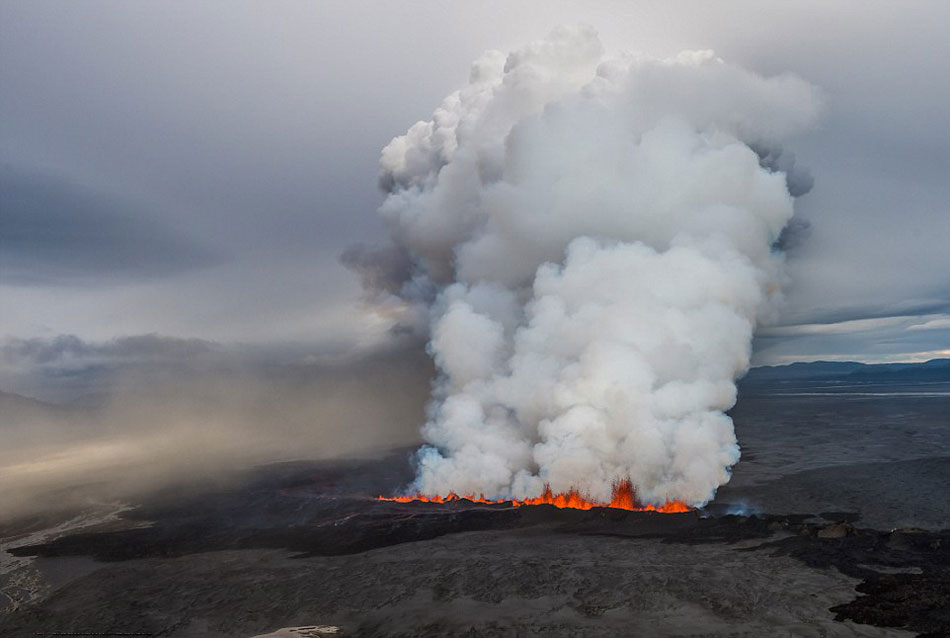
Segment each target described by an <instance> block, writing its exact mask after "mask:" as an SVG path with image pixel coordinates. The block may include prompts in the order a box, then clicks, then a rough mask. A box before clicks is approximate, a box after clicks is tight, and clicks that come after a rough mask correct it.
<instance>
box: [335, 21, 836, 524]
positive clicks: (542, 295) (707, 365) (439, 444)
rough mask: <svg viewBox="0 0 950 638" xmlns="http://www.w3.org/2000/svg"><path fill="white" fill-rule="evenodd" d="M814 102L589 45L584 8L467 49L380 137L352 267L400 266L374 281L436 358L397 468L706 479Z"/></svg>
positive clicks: (422, 485)
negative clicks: (413, 442) (449, 81)
mask: <svg viewBox="0 0 950 638" xmlns="http://www.w3.org/2000/svg"><path fill="white" fill-rule="evenodd" d="M818 110H819V97H818V95H817V92H816V90H815V89H814V88H813V87H812V86H811V85H809V84H807V83H806V82H804V81H803V80H801V79H799V78H797V77H794V76H791V75H781V76H776V77H762V76H759V75H756V74H755V73H752V72H749V71H747V70H744V69H742V68H739V67H737V66H733V65H730V64H727V63H725V62H723V61H722V60H720V59H719V58H717V57H715V56H714V54H713V53H712V52H708V51H687V52H683V53H681V54H679V55H678V56H676V57H674V58H672V59H655V58H651V57H646V56H643V55H639V54H623V55H619V56H616V57H605V56H604V53H603V49H602V46H601V44H600V42H599V40H598V38H597V36H596V34H595V33H594V32H593V31H591V30H590V29H586V28H571V29H567V28H562V29H559V30H557V31H555V32H554V33H552V34H551V35H550V36H549V37H548V39H546V40H544V41H540V42H536V43H533V44H530V45H528V46H526V47H524V48H522V49H520V50H517V51H515V52H513V53H511V54H509V55H508V56H504V55H502V54H501V53H498V52H488V53H486V54H485V55H484V56H483V57H482V58H480V59H479V60H478V61H476V62H475V64H474V65H473V67H472V72H471V80H470V82H469V84H468V85H467V86H466V87H464V88H463V89H461V90H459V91H456V92H455V93H453V94H451V95H450V96H448V97H447V98H446V99H445V101H444V102H443V103H442V105H441V106H440V107H439V108H438V109H436V111H435V113H434V114H433V116H432V119H431V120H430V121H428V122H419V123H417V124H415V125H413V126H412V127H411V128H410V129H409V131H408V132H407V133H406V134H405V135H403V136H400V137H397V138H395V139H393V140H392V142H390V144H389V145H388V146H386V148H385V149H384V150H383V152H382V158H381V164H382V169H383V171H382V178H381V183H382V184H383V186H384V188H385V189H386V190H387V191H388V196H387V198H386V200H385V202H384V203H383V205H382V207H381V208H380V214H381V215H382V216H383V218H384V219H385V220H386V222H387V223H388V225H389V228H390V231H391V235H392V239H393V246H389V247H387V248H384V249H382V250H381V251H380V252H379V253H378V254H377V255H376V256H375V258H374V259H375V261H374V260H373V259H370V260H369V261H368V262H367V263H369V266H368V267H380V255H387V254H388V255H391V256H393V257H392V260H391V261H392V262H393V263H394V264H396V265H397V266H398V268H399V269H401V271H403V272H405V275H404V276H403V278H402V283H401V285H399V286H393V285H391V283H387V285H386V286H384V287H382V288H381V289H380V290H379V291H378V296H377V298H384V297H385V298H387V299H388V300H389V301H390V302H393V303H399V304H402V305H403V307H404V308H408V309H410V310H413V311H414V312H415V316H416V317H417V318H419V319H420V321H421V323H422V324H423V326H424V329H425V331H426V334H428V336H429V351H430V353H431V355H432V356H433V358H434V360H435V363H436V366H437V369H438V377H437V380H436V382H435V384H434V388H433V395H432V399H431V402H430V405H429V409H428V421H427V423H426V424H425V426H424V427H423V436H424V438H425V440H426V441H427V443H428V445H426V446H424V447H423V448H422V449H421V450H420V451H419V453H418V458H417V461H418V474H417V477H416V480H415V483H414V484H413V485H412V486H411V488H410V489H412V490H413V491H416V490H418V491H419V492H421V493H424V494H446V493H448V492H450V491H454V492H456V493H459V494H480V493H481V494H484V495H485V496H486V497H490V498H524V497H532V496H537V495H538V494H539V493H541V492H542V491H543V489H544V487H545V485H549V486H550V488H551V489H552V490H554V491H555V492H563V491H567V490H570V489H572V488H573V489H577V490H579V491H580V492H581V493H582V494H585V495H586V496H588V497H589V498H591V499H593V500H598V501H608V500H609V499H610V496H611V489H612V486H613V484H614V483H615V482H616V481H617V480H620V479H625V478H629V480H630V481H631V482H632V484H633V486H634V488H635V490H636V493H637V497H638V499H639V500H640V501H641V502H643V503H653V504H659V503H663V502H665V501H668V500H681V501H684V502H686V503H688V504H692V505H699V504H703V503H705V502H707V501H708V500H709V499H711V498H712V496H713V495H714V494H715V491H716V489H717V488H718V487H719V486H720V485H722V484H724V483H725V482H726V481H728V480H729V475H730V467H731V466H732V465H733V464H735V463H736V462H737V461H738V459H739V447H738V444H737V442H736V438H735V433H734V431H733V425H732V421H731V420H730V418H729V417H728V416H726V415H725V414H724V411H725V410H728V409H729V408H730V407H731V406H732V405H733V404H734V403H735V400H736V386H735V379H736V378H737V376H739V375H740V374H742V373H743V371H744V370H746V369H747V367H748V365H749V357H750V354H751V339H752V334H753V331H754V329H755V327H756V325H757V324H758V323H760V322H763V321H769V320H770V319H771V318H773V317H774V315H775V311H776V306H777V302H778V301H779V300H780V296H781V293H780V283H781V280H782V262H783V256H782V254H781V253H780V252H779V251H778V250H777V248H776V247H775V242H776V240H777V239H778V238H779V235H780V234H781V232H782V229H783V228H784V227H785V226H786V224H787V223H788V222H789V220H790V219H791V217H792V214H793V196H792V193H791V192H790V190H791V191H792V192H794V194H796V195H797V194H801V192H803V191H804V190H807V189H808V188H809V187H810V176H808V175H807V173H804V172H802V171H800V170H799V169H796V168H795V167H794V160H793V159H792V158H791V156H790V155H789V154H787V153H783V152H782V149H781V143H782V141H783V139H785V138H787V137H788V136H790V135H792V134H794V133H796V132H798V131H800V130H802V129H804V128H806V127H807V126H809V125H810V123H811V122H812V121H813V120H814V119H815V117H816V115H817V112H818ZM776 158H781V161H776ZM802 184H807V185H806V186H802ZM354 259H358V258H356V257H354ZM405 263H409V264H410V267H408V268H406V267H405ZM364 279H367V277H364ZM368 279H378V280H381V281H386V282H390V279H387V278H385V277H369V278H368ZM394 291H395V292H394Z"/></svg>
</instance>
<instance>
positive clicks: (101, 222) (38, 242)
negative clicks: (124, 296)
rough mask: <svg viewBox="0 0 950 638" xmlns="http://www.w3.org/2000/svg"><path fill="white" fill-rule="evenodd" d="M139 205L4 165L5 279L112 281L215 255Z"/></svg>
mask: <svg viewBox="0 0 950 638" xmlns="http://www.w3.org/2000/svg"><path fill="white" fill-rule="evenodd" d="M216 261H217V258H216V257H215V256H214V255H212V253H211V252H210V251H208V250H206V249H204V248H202V247H201V246H199V245H198V244H196V243H195V242H193V241H192V240H190V239H189V238H187V237H186V236H184V235H183V234H181V233H178V232H175V231H174V230H173V229H171V228H169V227H167V226H165V225H163V224H162V223H161V222H158V221H155V220H154V219H152V218H149V217H143V216H142V214H141V213H140V212H138V211H136V210H135V205H134V204H132V203H130V202H126V201H122V200H120V199H118V198H115V197H110V196H108V195H104V194H101V193H97V192H95V191H93V190H91V189H87V188H83V187H82V186H79V185H77V184H74V183H72V182H70V181H68V180H65V179H60V178H58V177H54V176H50V175H45V174H42V173H40V172H37V171H28V170H24V169H22V168H19V167H13V166H10V165H5V166H3V167H0V269H2V273H3V274H2V280H3V283H7V284H18V285H49V284H70V283H77V282H82V283H87V284H88V283H96V284H102V283H110V282H116V281H128V280H143V279H153V278H158V277H165V276H169V275H174V274H178V273H182V272H186V271H189V270H194V269H197V268H202V267H204V266H208V265H210V264H212V263H215V262H216Z"/></svg>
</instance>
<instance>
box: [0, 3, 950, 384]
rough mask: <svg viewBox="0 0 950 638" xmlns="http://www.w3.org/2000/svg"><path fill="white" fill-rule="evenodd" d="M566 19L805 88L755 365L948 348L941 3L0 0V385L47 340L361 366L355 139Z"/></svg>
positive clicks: (947, 154) (372, 148) (948, 101)
mask: <svg viewBox="0 0 950 638" xmlns="http://www.w3.org/2000/svg"><path fill="white" fill-rule="evenodd" d="M789 5H791V3H789ZM578 22H580V23H586V24H590V25H592V26H593V27H595V28H596V29H597V30H598V31H599V32H600V35H601V38H602V40H603V43H604V45H605V48H606V50H607V51H609V52H617V51H620V50H637V51H642V52H645V53H648V54H652V55H657V56H668V55H672V54H675V53H677V52H678V51H680V50H682V49H713V50H715V51H716V53H717V54H718V55H720V56H721V57H723V58H725V59H727V60H729V61H732V62H736V63H738V64H740V65H743V66H745V67H748V68H750V69H753V70H755V71H758V72H761V73H764V74H774V73H780V72H784V71H791V72H794V73H796V74H798V75H800V76H801V77H803V78H805V79H806V80H808V81H810V82H811V83H813V84H815V85H817V86H818V87H820V88H821V90H822V91H823V94H824V97H825V100H826V104H827V106H826V112H825V115H824V117H823V119H822V121H821V123H820V125H819V126H818V127H817V128H816V129H814V130H813V131H811V132H809V133H808V134H806V135H802V136H801V137H799V138H797V139H795V140H793V143H792V144H791V145H790V148H789V150H791V151H793V152H794V153H795V154H796V155H797V157H798V162H799V163H800V164H801V165H803V166H805V167H807V168H808V169H809V170H810V172H811V173H812V174H813V176H814V178H815V186H814V189H813V190H812V192H810V193H809V194H807V195H806V196H804V197H802V198H800V199H799V201H798V202H797V206H798V216H799V217H800V218H801V219H802V220H804V221H806V222H807V223H808V224H809V227H808V231H807V232H806V233H803V237H802V238H801V239H802V241H801V242H800V243H799V244H798V245H797V246H796V247H795V248H794V249H793V250H792V252H791V253H790V255H789V269H788V271H789V275H790V282H789V285H788V288H787V290H788V302H787V306H786V308H785V312H784V315H783V319H782V322H781V325H779V326H775V327H771V328H767V329H764V330H762V331H761V334H760V336H759V337H758V339H757V341H756V348H757V355H756V362H758V363H783V362H788V361H794V360H811V359H819V358H822V359H829V358H837V359H855V360H863V361H885V360H924V359H927V358H932V357H939V356H950V248H948V243H950V210H948V201H950V117H948V116H947V114H948V113H950V83H948V82H947V81H946V79H947V68H946V64H947V62H946V61H947V60H950V38H948V37H947V34H948V32H950V5H948V4H947V3H944V2H937V1H935V2H900V3H897V2H894V3H877V2H866V1H860V2H858V1H855V2H836V3H827V2H824V1H815V2H797V3H794V6H779V4H778V3H762V2H759V1H750V2H731V3H707V2H696V3H670V2H665V1H660V2H628V1H624V2H600V3H597V2H591V1H584V2H575V3H570V2H518V3H512V2H486V1H482V0H480V1H478V2H474V1H473V2H435V1H433V2H421V1H420V2H356V1H353V0H346V1H341V2H332V1H330V0H322V1H320V2H280V1H277V2H273V1H272V2H258V3H242V2H233V1H228V2H211V1H204V2H200V3H173V4H169V3H167V2H144V1H140V2H104V1H76V2H69V3H64V2H45V1H40V0H22V1H15V2H13V1H9V0H3V1H2V3H0V117H2V121H0V126H2V128H0V134H2V140H0V142H2V144H0V189H2V190H0V339H3V340H5V343H6V350H5V352H6V353H7V359H6V362H5V365H6V366H7V368H8V372H9V368H10V367H11V366H13V367H16V366H27V365H30V363H31V360H30V359H29V357H28V356H26V355H23V354H22V353H23V352H27V351H29V352H33V350H30V349H29V348H26V349H24V343H27V342H26V341H24V340H32V341H29V342H28V343H31V344H33V345H34V346H36V347H37V348H38V347H40V346H42V345H44V344H46V345H49V344H52V343H56V342H55V340H56V339H57V337H60V336H61V335H75V336H77V337H78V338H79V340H81V342H82V343H83V344H86V345H84V347H85V348H86V349H87V350H88V348H93V349H95V347H97V346H96V344H99V346H102V347H105V346H106V345H108V343H110V342H111V340H113V339H115V338H117V337H134V336H136V335H143V334H153V333H154V334H158V335H163V336H167V337H171V338H189V339H191V338H198V339H203V340H208V341H214V342H221V343H225V344H235V343H240V344H246V345H247V346H248V347H253V348H255V351H261V349H262V348H263V349H264V350H266V349H267V348H268V347H271V346H273V349H274V352H279V353H280V356H281V357H285V358H291V359H293V358H296V357H299V358H300V360H306V359H307V357H313V356H319V355H325V354H327V353H341V352H346V351H350V350H353V349H359V348H362V349H366V348H371V347H372V346H373V345H374V344H375V343H377V342H379V341H380V340H381V339H383V338H384V336H385V334H386V330H387V328H388V327H389V326H388V324H387V323H386V322H385V321H384V320H383V319H381V318H379V317H377V316H375V315H373V314H372V313H369V312H367V311H366V310H365V309H364V308H363V307H362V306H361V305H360V288H359V282H358V279H357V277H356V276H355V275H354V274H353V273H351V272H349V271H348V270H346V269H345V268H344V267H343V266H341V265H340V263H339V255H340V253H341V252H342V251H343V250H344V249H346V247H347V246H349V245H351V244H353V243H355V242H374V241H378V240H381V239H382V238H383V237H384V236H385V231H384V228H383V226H382V224H381V223H380V221H379V220H378V219H377V215H376V213H375V210H376V208H377V207H378V205H379V203H380V202H381V194H380V193H379V191H378V190H377V185H376V184H377V174H378V170H379V169H378V163H377V162H378V158H379V152H380V149H382V147H383V146H384V145H386V144H387V143H388V142H389V140H390V139H391V138H392V137H393V136H395V135H399V134H401V133H403V132H404V131H405V130H406V129H407V128H408V127H409V126H410V125H411V124H413V123H414V122H415V121H417V120H420V119H428V118H429V116H430V114H431V112H432V110H433V109H434V108H435V107H436V106H437V105H438V104H439V102H440V101H441V99H442V98H443V97H444V96H445V95H446V94H448V93H450V92H451V91H452V90H454V89H455V88H458V87H459V86H461V85H463V84H464V83H465V82H466V81H467V78H468V74H469V66H470V64H471V62H472V60H474V59H475V58H476V57H477V56H478V55H479V54H481V53H482V52H483V51H484V50H486V49H500V50H502V51H508V50H511V49H513V48H517V47H519V46H521V45H522V44H524V43H525V42H528V41H530V40H533V39H537V38H540V37H542V36H544V35H545V34H546V33H547V32H548V31H549V30H550V29H551V28H552V27H554V26H557V25H558V24H565V23H567V24H570V23H578ZM59 343H62V341H60V342H59ZM123 343H126V344H128V343H138V342H128V341H126V342H123ZM171 343H179V342H171ZM90 344H91V345H90ZM288 344H291V345H292V347H288ZM152 347H154V343H152ZM77 351H78V350H77ZM85 351H86V350H83V352H85ZM11 353H13V354H11ZM17 353H19V354H17ZM14 355H15V356H14ZM31 356H32V355H31ZM130 356H132V355H130ZM143 356H144V355H143ZM24 357H26V358H25V359H24ZM34 363H35V362H34Z"/></svg>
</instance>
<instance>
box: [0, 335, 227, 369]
mask: <svg viewBox="0 0 950 638" xmlns="http://www.w3.org/2000/svg"><path fill="white" fill-rule="evenodd" d="M221 350H222V348H221V346H220V345H219V344H216V343H214V342H212V341H206V340H204V339H177V338H174V337H163V336H161V335H156V334H146V335H136V336H131V337H118V338H116V339H111V340H109V341H104V342H91V341H85V340H83V339H80V338H79V337H77V336H76V335H59V336H57V337H53V338H50V339H41V338H33V339H15V338H10V339H7V340H6V341H5V342H4V343H3V345H2V346H0V359H2V360H3V361H4V362H7V363H15V364H19V365H49V364H61V363H62V362H64V361H83V360H85V361H88V360H97V361H101V360H110V361H135V362H139V363H144V362H154V361H161V360H170V361H176V360H187V359H191V358H194V357H198V356H203V355H208V354H210V353H214V352H220V351H221Z"/></svg>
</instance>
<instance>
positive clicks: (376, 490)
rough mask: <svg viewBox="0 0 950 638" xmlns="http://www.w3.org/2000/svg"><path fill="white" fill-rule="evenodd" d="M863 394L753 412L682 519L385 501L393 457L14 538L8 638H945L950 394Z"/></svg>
mask: <svg viewBox="0 0 950 638" xmlns="http://www.w3.org/2000/svg"><path fill="white" fill-rule="evenodd" d="M866 390H867V388H864V389H863V390H862V392H860V393H859V392H851V393H844V394H842V393H838V392H835V393H828V392H823V391H815V388H804V389H802V388H793V389H791V391H788V392H781V393H779V392H774V391H771V392H754V391H747V392H746V393H745V394H743V396H742V399H741V400H740V402H739V405H738V406H737V407H736V408H735V409H734V410H733V412H732V414H733V417H734V419H735V422H736V430H737V435H738V437H739V441H740V444H741V445H742V448H743V459H742V461H740V463H739V464H738V465H737V466H736V468H735V472H734V477H733V480H732V481H731V482H730V483H729V484H728V485H727V486H725V487H724V488H722V489H721V490H720V492H719V494H718V496H717V498H716V500H715V501H714V502H713V503H711V504H710V505H708V506H707V507H706V508H705V509H702V510H698V511H693V512H689V513H684V514H655V513H649V512H627V511H622V510H613V509H607V508H599V509H593V510H589V511H579V510H558V509H556V508H554V507H552V506H533V507H521V508H514V507H511V506H508V505H505V504H498V505H480V504H474V503H471V502H468V501H458V502H454V503H450V504H433V503H406V504H400V503H393V502H383V501H379V500H378V499H377V498H376V496H377V495H379V494H393V493H395V492H397V491H398V490H399V489H400V488H401V487H402V486H404V485H406V484H407V482H408V481H409V480H410V479H411V476H412V470H411V467H410V461H409V458H410V452H411V451H410V450H398V451H395V452H392V453H389V454H381V455H377V456H375V457H373V458H367V459H357V460H353V459H347V460H332V461H294V462H287V463H281V464H275V465H269V466H265V467H259V468H255V469H253V470H250V471H247V472H245V473H243V474H241V475H240V476H239V477H238V478H233V477H232V478H231V479H229V480H227V481H224V480H222V481H220V482H213V483H211V482H209V483H205V484H198V485H196V484H182V485H176V486H173V487H168V488H165V489H163V490H161V491H159V492H155V493H151V494H148V495H143V496H142V497H141V498H139V499H138V500H137V501H135V502H132V503H127V504H122V506H121V507H119V508H118V509H117V511H115V512H113V513H112V514H111V515H108V514H109V513H105V515H103V516H100V517H99V518H96V517H94V516H87V517H86V518H82V516H84V514H83V513H82V512H72V513H71V514H70V515H76V516H79V517H80V518H78V519H74V521H75V520H80V521H85V522H83V523H82V524H63V515H60V516H59V518H57V519H52V518H46V519H44V518H43V517H34V518H31V519H29V520H18V521H9V522H5V523H4V524H3V525H2V526H0V537H3V539H4V548H3V549H4V553H3V559H4V561H5V570H4V574H3V576H2V578H3V579H4V580H3V581H2V583H0V584H2V589H3V593H4V595H5V597H4V598H3V599H2V604H3V605H5V607H4V609H3V611H2V612H0V635H3V636H35V635H67V634H74V635H75V634H86V635H92V634H94V635H104V636H109V635H133V634H134V635H150V636H169V637H186V636H212V637H216V636H228V637H231V636H234V637H247V638H250V637H251V636H260V635H270V636H274V637H278V636H281V637H289V636H329V635H339V636H762V635H773V636H915V635H917V636H947V635H950V634H948V632H950V529H948V528H950V523H948V521H950V493H948V489H947V486H948V485H950V422H948V415H950V393H948V392H947V390H946V388H945V387H943V388H942V389H941V388H937V389H936V390H935V389H934V388H933V387H929V386H928V387H927V388H924V389H923V390H922V389H920V388H901V389H898V390H895V389H894V388H888V389H887V391H886V392H884V391H881V390H880V389H877V391H871V392H867V391H866ZM872 390H875V389H874V388H872ZM67 518H68V516H67ZM56 525H60V528H59V531H56V532H55V533H53V532H51V531H50V529H51V528H53V527H55V526H56ZM282 628H284V629H283V630H282ZM281 630H282V631H281Z"/></svg>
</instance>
